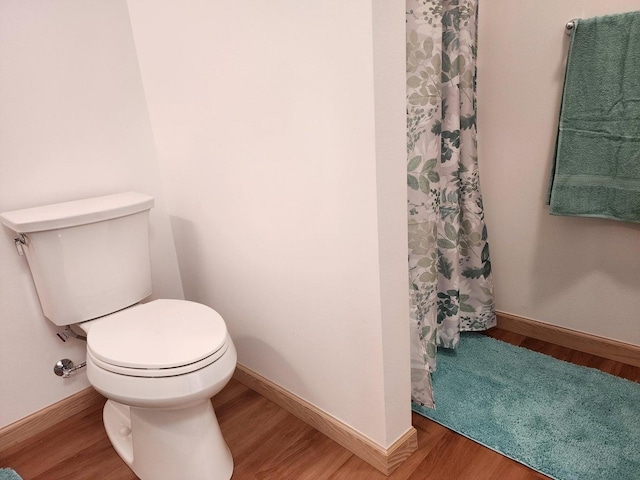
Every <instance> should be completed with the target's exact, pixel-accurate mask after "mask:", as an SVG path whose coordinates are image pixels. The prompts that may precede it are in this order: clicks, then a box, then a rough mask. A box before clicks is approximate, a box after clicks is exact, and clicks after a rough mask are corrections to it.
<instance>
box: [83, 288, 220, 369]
mask: <svg viewBox="0 0 640 480" xmlns="http://www.w3.org/2000/svg"><path fill="white" fill-rule="evenodd" d="M90 323H91V326H90V328H88V333H87V356H88V357H89V358H90V359H91V361H92V362H93V363H94V364H95V365H96V366H97V367H99V368H102V369H104V370H107V371H110V372H113V373H117V374H120V375H127V376H133V377H169V376H175V375H184V374H187V373H190V372H193V371H196V370H199V369H201V368H204V367H206V366H208V365H210V364H212V363H213V362H215V361H216V360H218V359H219V358H220V357H221V356H222V355H224V353H225V352H226V351H227V349H228V346H229V341H230V339H229V334H228V332H227V328H226V325H225V323H224V320H223V319H222V317H221V316H220V315H219V314H218V313H217V312H216V311H215V310H213V309H211V308H209V307H207V306H205V305H202V304H199V303H194V302H189V301H186V300H169V299H162V300H154V301H152V302H149V303H145V304H140V305H135V306H133V307H130V308H127V309H125V310H122V311H119V312H116V313H113V314H111V315H107V316H105V317H102V318H99V319H97V320H92V321H91V322H90Z"/></svg>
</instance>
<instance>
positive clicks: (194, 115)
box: [129, 0, 411, 447]
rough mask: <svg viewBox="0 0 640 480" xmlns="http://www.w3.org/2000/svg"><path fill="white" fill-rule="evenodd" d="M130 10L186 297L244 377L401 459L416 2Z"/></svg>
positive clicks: (192, 0)
mask: <svg viewBox="0 0 640 480" xmlns="http://www.w3.org/2000/svg"><path fill="white" fill-rule="evenodd" d="M129 10H130V14H131V19H132V25H133V31H134V36H135V42H136V47H137V51H138V58H139V62H140V68H141V71H142V76H143V81H144V85H145V92H146V95H147V101H148V104H149V111H150V116H151V121H152V125H153V129H154V134H155V138H156V143H157V146H158V155H159V160H160V165H161V170H162V173H163V177H164V179H165V183H166V189H167V199H168V204H169V208H170V214H171V216H172V224H173V228H174V232H175V235H176V246H177V249H178V258H179V261H180V269H181V272H182V278H183V279H184V287H185V295H186V296H187V298H189V299H192V300H196V301H200V302H203V303H205V304H208V305H210V306H212V307H214V308H216V309H217V310H218V311H219V312H220V313H221V314H222V315H223V317H224V318H225V320H226V322H227V325H228V326H229V329H230V332H231V335H232V337H233V338H234V341H235V342H236V344H237V347H238V353H239V362H240V363H241V364H243V365H245V366H246V367H248V368H250V369H251V370H253V371H255V372H257V373H259V374H260V375H262V376H264V377H266V378H268V379H269V380H271V381H273V382H274V383H276V384H278V385H280V386H282V387H283V388H285V389H287V390H289V391H290V392H292V393H294V394H296V395H298V396H300V397H302V398H304V399H305V400H307V401H309V402H310V403H312V404H313V405H315V406H317V407H319V408H320V409H322V410H324V411H326V412H327V413H329V414H330V415H332V416H334V417H336V418H338V419H340V420H341V421H343V422H345V423H347V424H349V425H351V426H352V427H353V428H355V429H356V430H358V431H360V432H362V433H363V434H364V435H366V436H367V437H369V438H370V439H372V440H373V441H374V442H376V443H378V444H379V445H382V446H383V447H386V446H389V445H390V444H391V443H393V441H395V440H396V439H397V438H398V437H399V436H400V435H402V434H403V433H405V432H406V431H407V430H408V429H409V428H410V426H411V416H410V386H409V351H408V349H409V334H408V321H407V318H408V300H407V299H408V293H407V281H406V248H407V247H406V212H405V210H406V187H405V173H406V172H405V171H404V169H405V166H404V158H405V155H406V153H405V146H404V142H405V132H404V129H405V119H404V63H403V62H404V44H405V40H404V2H399V1H397V0H395V1H392V2H389V1H388V0H375V1H371V0H349V1H344V0H330V1H323V2H311V1H299V0H277V1H272V2H266V3H265V2H259V1H249V2H241V3H238V2H210V1H206V0H189V1H185V2H175V1H172V0H130V1H129ZM385 41H388V42H389V44H388V45H386V44H385V43H384V42H385ZM387 68H388V70H387Z"/></svg>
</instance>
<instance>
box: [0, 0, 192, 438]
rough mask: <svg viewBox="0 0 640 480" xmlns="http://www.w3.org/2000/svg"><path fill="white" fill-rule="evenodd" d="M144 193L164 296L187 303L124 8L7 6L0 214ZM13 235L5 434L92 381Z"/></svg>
mask: <svg viewBox="0 0 640 480" xmlns="http://www.w3.org/2000/svg"><path fill="white" fill-rule="evenodd" d="M126 190H137V191H140V192H144V193H148V194H150V195H153V196H154V197H155V198H156V207H155V208H154V209H153V210H152V216H151V235H152V249H153V258H152V265H153V281H154V290H155V293H154V294H155V295H156V296H162V297H175V298H181V297H182V287H181V283H180V276H179V271H178V268H177V260H176V254H175V248H174V246H173V239H172V234H171V227H170V223H169V218H168V215H167V213H166V205H165V201H164V198H163V194H162V188H161V182H160V176H159V170H158V164H157V160H156V156H155V147H154V144H153V137H152V133H151V128H150V124H149V118H148V114H147V110H146V105H145V98H144V92H143V89H142V84H141V80H140V74H139V71H138V65H137V61H136V54H135V47H134V44H133V38H132V35H131V26H130V23H129V15H128V11H127V6H126V3H125V2H124V0H123V1H116V0H110V1H108V2H107V1H103V0H82V1H74V0H42V1H37V0H30V1H23V0H1V1H0V211H8V210H14V209H18V208H25V207H30V206H35V205H40V204H46V203H53V202H58V201H64V200H71V199H76V198H83V197H87V196H95V195H102V194H107V193H115V192H119V191H126ZM13 237H14V235H13V234H12V232H10V231H9V230H8V229H6V228H3V227H0V265H1V269H2V274H1V275H0V328H1V332H2V333H1V335H0V365H2V366H3V367H2V368H1V369H0V427H2V426H5V425H7V424H9V423H12V422H13V421H15V420H18V419H20V418H22V417H24V416H27V415H29V414H31V413H33V412H35V411H37V410H39V409H41V408H43V407H45V406H47V405H50V404H52V403H54V402H56V401H58V400H60V399H62V398H64V397H66V396H68V395H71V394H73V393H75V392H77V391H78V390H80V389H82V388H85V387H86V386H87V385H88V383H87V381H86V376H85V374H84V373H79V374H78V375H77V376H76V377H74V378H71V379H66V380H63V379H61V378H59V377H56V376H55V375H54V374H53V366H54V365H55V362H56V361H57V360H59V359H61V358H65V357H67V358H70V359H72V360H73V361H74V362H76V363H80V362H82V361H84V357H85V345H84V344H83V343H81V342H78V341H75V340H71V341H68V342H67V343H62V342H61V341H60V340H59V339H58V338H57V337H56V335H55V333H56V332H57V331H59V329H57V328H55V327H54V325H53V324H52V323H50V322H49V321H48V320H46V319H45V318H44V316H43V315H42V311H41V309H40V304H39V302H38V299H37V296H36V294H35V290H34V287H33V283H32V280H31V276H30V273H29V270H28V267H27V264H26V260H25V258H24V257H19V256H18V255H17V253H16V249H15V248H14V244H13Z"/></svg>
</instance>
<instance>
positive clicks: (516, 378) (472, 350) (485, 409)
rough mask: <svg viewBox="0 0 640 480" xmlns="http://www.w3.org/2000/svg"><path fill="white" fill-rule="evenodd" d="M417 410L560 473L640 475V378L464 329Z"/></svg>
mask: <svg viewBox="0 0 640 480" xmlns="http://www.w3.org/2000/svg"><path fill="white" fill-rule="evenodd" d="M433 387H434V395H435V401H436V410H431V409H428V408H425V407H421V406H419V405H415V404H414V405H413V409H414V411H416V412H417V413H419V414H421V415H424V416H425V417H427V418H430V419H432V420H434V421H436V422H438V423H440V424H442V425H444V426H445V427H448V428H450V429H451V430H454V431H455V432H458V433H460V434H462V435H464V436H466V437H468V438H470V439H471V440H474V441H476V442H478V443H480V444H482V445H484V446H486V447H489V448H491V449H492V450H495V451H497V452H499V453H502V454H503V455H506V456H508V457H510V458H512V459H514V460H516V461H518V462H520V463H523V464H525V465H527V466H529V467H531V468H533V469H534V470H537V471H539V472H540V473H542V474H544V475H547V476H549V477H552V478H555V479H557V480H609V479H611V480H613V479H615V480H638V478H640V384H639V383H635V382H631V381H628V380H625V379H622V378H618V377H614V376H612V375H609V374H606V373H603V372H601V371H599V370H595V369H592V368H586V367H581V366H578V365H574V364H571V363H567V362H563V361H560V360H556V359H555V358H552V357H549V356H547V355H543V354H540V353H537V352H533V351H530V350H526V349H524V348H521V347H516V346H513V345H510V344H507V343H505V342H501V341H498V340H495V339H493V338H491V337H487V336H484V335H481V334H472V333H470V334H465V335H463V338H462V339H461V341H460V346H459V348H458V349H457V350H455V351H447V350H443V351H438V367H437V372H435V373H434V375H433Z"/></svg>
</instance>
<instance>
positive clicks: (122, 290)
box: [0, 192, 236, 480]
mask: <svg viewBox="0 0 640 480" xmlns="http://www.w3.org/2000/svg"><path fill="white" fill-rule="evenodd" d="M151 207H153V198H152V197H150V196H148V195H143V194H140V193H134V192H128V193H121V194H116V195H108V196H103V197H96V198H89V199H84V200H78V201H72V202H65V203H59V204H55V205H46V206H41V207H35V208H28V209H24V210H16V211H13V212H5V213H2V214H0V220H1V221H2V223H4V224H5V225H6V226H7V227H9V228H10V229H12V230H13V231H15V232H16V233H18V234H19V237H18V238H17V239H16V246H17V247H18V250H19V251H20V252H24V253H25V254H26V257H27V261H28V263H29V267H30V269H31V273H32V276H33V280H34V283H35V285H36V290H37V293H38V297H39V298H40V303H41V305H42V309H43V312H44V314H45V316H46V317H47V318H48V319H49V320H51V321H52V322H53V323H55V324H56V325H61V326H62V325H72V324H77V325H78V327H80V328H82V329H83V330H84V331H85V332H86V333H87V377H88V379H89V382H90V383H91V385H93V387H94V388H95V389H96V390H97V391H98V392H100V393H101V394H103V395H104V396H105V397H107V398H108V400H107V403H106V404H105V406H104V426H105V429H106V431H107V435H108V436H109V439H110V440H111V443H112V444H113V447H114V448H115V450H116V451H117V452H118V454H119V455H120V457H122V459H123V460H124V461H125V462H126V463H127V464H128V465H129V467H131V469H132V470H133V471H134V472H135V474H136V475H137V476H138V477H140V478H141V479H142V480H177V479H180V480H183V479H189V480H228V479H229V478H231V474H232V472H233V459H232V457H231V453H230V452H229V448H228V447H227V444H226V443H225V441H224V439H223V438H222V434H221V432H220V427H219V426H218V421H217V419H216V416H215V413H214V411H213V407H212V405H211V401H210V398H211V397H212V396H214V395H215V394H216V393H218V392H219V391H220V390H221V389H222V388H223V387H224V386H225V385H226V384H227V382H228V381H229V379H230V378H231V375H232V374H233V371H234V369H235V367H236V350H235V347H234V345H233V342H232V341H231V338H230V337H229V334H228V332H227V327H226V325H225V323H224V320H223V319H222V317H221V316H220V315H219V314H218V313H217V312H216V311H215V310H212V309H211V308H209V307H207V306H205V305H201V304H198V303H194V302H188V301H185V300H154V301H150V302H148V303H138V302H140V301H141V300H143V299H144V298H146V297H148V296H149V295H150V294H151V269H150V262H149V234H148V218H149V210H150V209H151Z"/></svg>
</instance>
